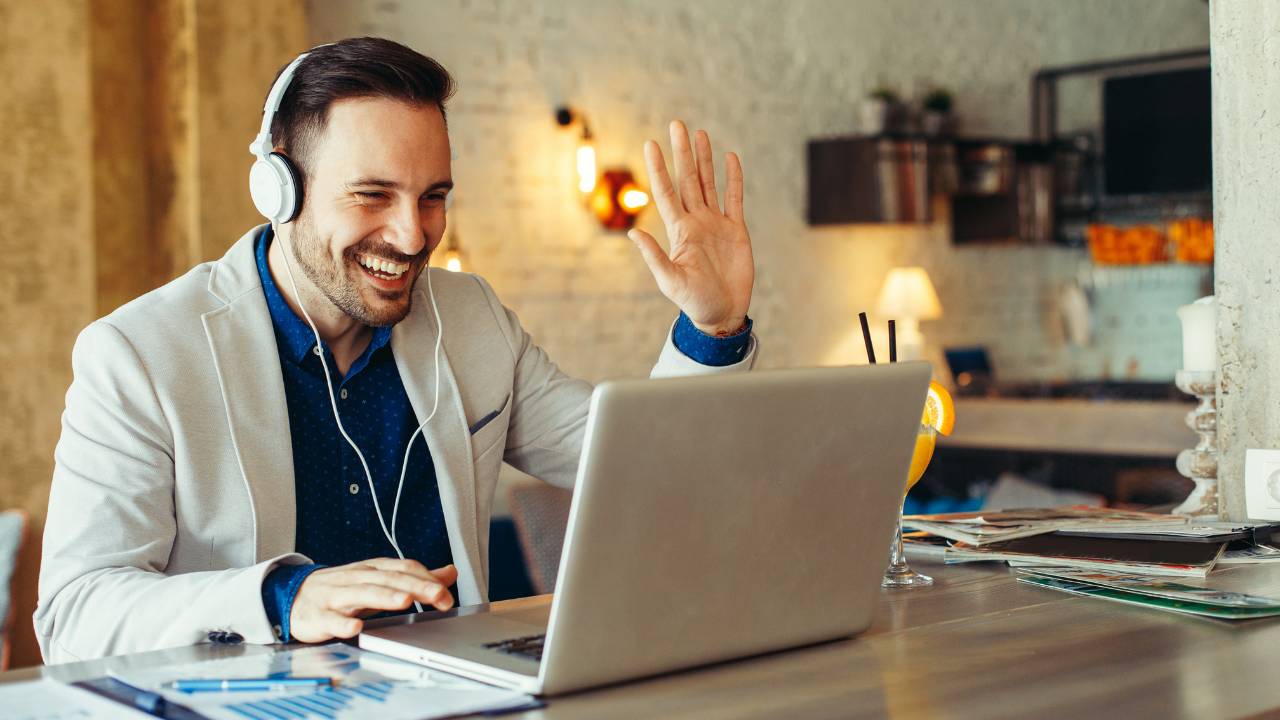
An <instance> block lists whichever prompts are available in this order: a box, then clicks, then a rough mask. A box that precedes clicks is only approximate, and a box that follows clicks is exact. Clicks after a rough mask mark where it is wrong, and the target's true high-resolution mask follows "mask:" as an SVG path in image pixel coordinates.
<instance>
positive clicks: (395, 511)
mask: <svg viewBox="0 0 1280 720" xmlns="http://www.w3.org/2000/svg"><path fill="white" fill-rule="evenodd" d="M320 47H323V46H320ZM308 54H310V53H303V54H301V55H299V56H298V57H297V58H296V59H295V60H294V61H293V62H291V63H289V65H288V66H287V67H285V69H284V72H281V73H280V77H279V78H277V79H276V83H275V85H272V86H271V92H269V93H267V104H266V106H265V107H263V109H262V129H261V130H259V131H258V136H257V137H256V138H254V139H253V142H252V143H250V144H249V152H251V153H253V155H254V157H256V158H258V159H257V161H256V162H254V163H253V167H252V168H250V170H249V193H250V194H251V195H252V196H253V204H254V206H255V207H257V208H258V212H260V213H262V214H263V215H265V216H266V217H267V219H268V220H270V221H271V222H272V223H287V222H290V221H292V220H293V219H294V218H295V217H297V216H298V211H299V210H300V209H301V208H302V178H301V176H300V175H299V173H298V171H297V169H296V168H294V166H293V163H291V162H289V158H287V157H285V156H284V155H281V154H280V153H277V152H272V150H273V149H274V147H275V145H273V144H272V141H271V120H272V118H273V117H274V116H275V113H276V110H278V109H279V108H280V101H281V99H282V98H283V97H284V93H285V90H288V89H289V82H290V81H291V80H292V79H293V71H294V70H295V69H297V67H298V63H301V62H302V60H303V58H305V57H306V56H307V55H308ZM282 254H283V255H284V269H285V273H286V274H288V276H289V285H290V286H291V287H292V288H293V296H294V298H296V299H297V302H298V307H299V309H301V310H302V317H303V318H304V319H306V321H307V325H309V326H310V327H311V332H312V334H313V335H315V338H316V347H318V348H319V347H324V341H323V340H321V338H320V331H319V330H318V329H317V328H316V324H315V322H313V321H312V320H311V314H310V313H308V312H307V306H306V303H304V302H303V301H302V295H301V294H300V293H299V292H298V283H297V282H296V281H295V280H294V279H293V263H292V258H290V255H292V254H293V248H292V247H290V248H289V249H287V250H285V251H284V252H283V253H282ZM422 272H423V273H424V274H426V276H427V294H428V295H429V296H430V298H431V310H432V312H433V313H434V314H435V320H436V348H435V366H436V368H435V370H436V372H435V375H436V379H435V389H434V390H433V391H432V393H431V395H432V397H433V399H432V404H431V413H430V414H429V415H427V419H426V420H423V421H422V423H421V424H420V425H418V429H416V430H414V431H413V434H412V435H410V436H409V444H408V445H407V446H406V447H405V449H404V461H403V462H402V463H401V464H400V482H399V484H397V485H396V499H395V502H394V503H393V504H392V507H391V525H390V527H388V526H387V522H386V520H384V519H383V516H382V507H381V505H379V503H378V491H377V490H376V489H375V488H374V486H373V473H371V472H370V471H369V463H368V462H366V461H365V459H364V453H362V452H360V447H359V446H357V445H356V442H355V440H352V439H351V436H350V435H348V434H347V429H346V428H345V427H343V426H342V417H341V415H339V413H338V401H337V399H336V398H334V393H333V380H332V379H331V378H330V376H329V363H328V361H327V360H325V356H324V353H321V354H320V365H321V367H323V368H324V383H325V387H327V388H328V389H329V406H330V407H331V408H333V420H334V422H336V423H337V425H338V432H339V433H341V434H342V438H343V439H344V440H346V441H347V444H348V445H350V446H351V449H352V450H354V451H355V453H356V457H358V458H359V459H360V467H361V468H363V469H364V477H365V480H367V481H368V483H369V496H370V498H372V500H373V511H374V513H375V514H376V515H377V516H378V524H379V525H380V526H381V527H382V534H383V535H384V536H385V537H386V538H387V542H389V543H391V548H392V549H393V550H395V551H396V555H398V556H399V557H400V559H401V560H403V559H404V553H403V552H401V550H400V543H399V542H398V541H397V540H396V519H397V516H398V515H399V513H400V491H401V490H403V489H404V478H405V473H406V472H408V469H409V451H410V450H411V449H412V448H413V441H414V440H416V439H418V433H420V432H422V429H423V428H424V427H426V426H427V423H429V422H431V419H432V418H434V417H435V416H436V411H437V410H439V409H440V348H441V346H442V345H443V344H444V323H442V322H441V320H440V308H439V307H438V306H437V305H436V294H435V290H434V289H432V287H431V268H430V267H427V268H424V269H423V271H422ZM413 606H414V607H415V608H416V609H417V611H418V612H422V604H421V603H419V602H418V601H417V600H414V601H413Z"/></svg>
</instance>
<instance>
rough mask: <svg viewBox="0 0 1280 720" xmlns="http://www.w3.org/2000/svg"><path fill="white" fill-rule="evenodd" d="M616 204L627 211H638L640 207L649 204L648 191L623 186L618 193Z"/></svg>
mask: <svg viewBox="0 0 1280 720" xmlns="http://www.w3.org/2000/svg"><path fill="white" fill-rule="evenodd" d="M618 204H619V205H621V206H622V209H623V210H626V211H627V212H630V213H636V212H639V211H640V209H641V208H643V207H644V206H645V205H648V204H649V193H647V192H645V191H643V190H639V189H636V188H634V187H631V188H623V190H622V192H620V193H618Z"/></svg>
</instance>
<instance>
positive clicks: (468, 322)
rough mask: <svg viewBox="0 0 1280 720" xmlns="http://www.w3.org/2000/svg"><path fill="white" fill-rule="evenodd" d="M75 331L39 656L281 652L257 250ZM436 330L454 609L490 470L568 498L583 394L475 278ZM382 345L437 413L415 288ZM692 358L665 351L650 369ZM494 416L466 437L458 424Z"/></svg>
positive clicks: (475, 569)
mask: <svg viewBox="0 0 1280 720" xmlns="http://www.w3.org/2000/svg"><path fill="white" fill-rule="evenodd" d="M260 231H261V227H259V228H254V229H253V230H251V231H249V232H248V233H247V234H245V236H244V237H242V238H240V240H239V241H238V242H236V244H235V245H234V246H232V248H231V249H230V250H229V251H228V252H227V254H226V256H224V257H223V258H222V259H221V260H217V261H214V262H210V263H204V264H202V265H198V266H196V267H195V268H193V269H192V270H191V271H190V272H188V273H187V274H186V275H183V276H182V277H180V278H178V279H176V280H174V281H173V282H171V283H169V284H167V285H165V286H164V287H161V288H159V289H157V290H155V291H153V292H150V293H147V294H146V295H144V296H142V297H140V298H138V299H137V300H134V301H133V302H131V303H129V304H127V305H125V306H123V307H121V308H120V309H118V310H116V311H115V312H113V313H112V314H111V315H108V316H107V317H105V318H103V319H101V320H98V321H96V322H94V323H93V324H91V325H90V326H89V327H87V328H85V330H84V331H83V332H82V333H81V334H80V337H79V338H78V339H77V340H76V345H75V350H74V351H73V354H72V366H73V369H74V380H73V381H72V384H71V388H70V389H69V390H68V391H67V406H66V410H65V412H64V413H63V416H62V436H61V439H60V440H59V441H58V445H57V449H56V451H55V462H56V464H55V469H54V475H53V488H52V491H51V494H50V497H49V515H48V520H47V522H46V525H45V533H44V557H43V564H42V567H41V570H40V600H39V605H38V607H37V609H36V613H35V625H36V630H37V635H38V637H39V640H40V647H41V651H42V652H43V654H44V657H45V660H46V661H48V662H62V661H70V660H77V659H87V658H95V657H101V656H106V655H114V654H118V653H126V652H137V651H141V650H151V649H157V648H164V647H173V646H179V645H188V644H192V643H198V642H203V641H205V640H206V637H207V634H208V633H209V632H211V631H214V630H224V631H233V632H236V633H239V634H240V635H242V636H243V637H244V639H245V640H246V641H247V642H252V643H271V642H275V635H274V634H273V632H272V628H271V626H270V624H269V622H268V620H267V616H266V612H265V611H264V609H263V607H262V600H261V594H260V589H261V584H262V579H263V577H264V576H265V575H266V574H267V573H268V572H269V571H270V570H271V569H272V568H273V567H275V566H276V565H278V564H281V563H306V562H310V560H309V559H308V558H306V557H305V556H303V555H299V554H297V553H295V552H294V526H295V520H296V519H295V514H294V513H295V503H294V478H293V451H292V446H291V443H290V435H289V418H288V412H287V409H286V405H285V392H284V381H283V378H282V375H281V370H280V358H279V355H278V353H277V350H276V342H275V335H274V333H273V331H272V325H271V316H270V314H269V313H268V311H267V304H266V299H265V296H264V295H263V292H262V283H261V282H260V280H259V276H258V269H257V264H256V260H255V256H254V250H253V242H254V238H256V237H257V236H258V234H259V233H260ZM430 272H432V273H433V274H432V283H433V284H434V286H435V290H436V300H437V302H438V303H439V307H440V314H441V317H442V320H443V324H444V326H445V328H446V332H445V339H444V347H443V349H442V352H441V363H442V365H441V379H440V393H441V398H440V409H439V411H438V413H437V415H436V417H435V418H434V419H433V420H432V421H431V423H430V424H429V425H427V427H426V428H424V429H423V434H424V435H425V436H426V441H427V444H428V446H429V447H430V448H431V457H432V461H433V462H434V464H435V470H436V477H437V481H438V483H439V486H440V499H441V502H442V504H443V506H444V516H445V522H446V525H447V526H448V534H449V544H450V547H451V548H452V551H453V558H454V562H455V564H456V565H457V567H458V592H459V595H460V597H459V602H460V604H464V605H466V604H473V603H479V602H483V601H484V600H485V599H486V597H487V595H488V540H489V516H490V511H491V508H492V504H493V493H494V486H495V484H496V483H497V479H498V469H499V467H500V465H501V463H502V462H503V460H506V461H507V462H509V463H511V464H512V465H513V466H515V467H516V468H519V469H520V470H522V471H524V472H526V473H529V474H531V475H534V476H536V477H539V478H542V479H543V480H545V481H547V482H550V483H553V484H555V485H560V486H565V487H567V486H570V485H572V484H573V481H574V478H575V476H576V472H577V466H578V457H579V454H580V451H581V446H582V437H583V431H584V428H585V423H586V417H587V407H588V401H589V398H590V395H591V386H590V385H589V384H587V383H586V382H583V381H581V380H575V379H573V378H570V377H568V376H566V375H565V374H564V373H562V372H561V371H560V370H559V369H558V368H557V367H556V366H555V364H554V363H552V362H551V360H550V359H549V358H548V357H547V355H546V353H545V352H543V351H542V349H541V348H539V347H538V346H537V345H535V344H534V343H533V340H532V338H531V337H530V336H529V335H528V333H526V332H525V331H524V329H523V328H522V327H521V326H520V323H519V321H518V320H517V319H516V316H515V314H513V313H512V312H511V311H510V310H507V309H506V308H504V307H503V306H502V304H501V303H500V302H499V301H498V298H497V296H496V295H494V292H493V290H492V288H490V287H489V285H488V284H487V283H486V282H485V281H484V280H482V279H481V278H479V277H477V276H475V275H468V274H461V273H450V272H444V271H439V270H431V271H430ZM416 293H417V295H416V296H415V298H414V303H413V310H412V311H411V312H410V313H409V315H408V317H406V318H405V319H404V320H403V321H402V322H400V323H399V324H398V325H396V326H395V328H394V330H393V331H392V334H391V345H392V347H393V348H394V349H395V359H396V366H397V367H398V369H399V371H400V377H401V379H402V380H403V382H404V388H405V391H406V392H407V393H408V395H409V400H410V402H411V404H412V405H413V409H414V412H415V413H416V414H417V416H418V417H419V418H423V417H426V414H427V413H428V412H430V408H431V401H432V397H431V390H432V388H433V382H434V375H433V373H434V372H435V366H434V357H433V352H434V349H435V338H436V332H437V328H436V325H435V318H434V316H433V314H432V312H431V306H430V301H429V300H428V298H427V297H426V292H425V290H424V289H419V290H417V291H416ZM755 347H756V341H755V339H754V338H752V343H751V349H750V351H749V352H748V355H747V357H746V358H745V359H744V360H743V361H742V362H740V363H738V364H736V365H732V366H729V367H727V368H711V367H707V366H704V365H699V364H698V363H695V362H694V361H692V360H691V359H689V358H688V357H686V356H685V355H683V354H682V353H680V351H679V350H677V349H676V348H675V346H674V345H673V344H672V342H671V339H670V334H669V333H668V338H667V342H666V345H665V347H663V349H662V352H661V354H660V355H659V357H658V362H657V364H656V365H655V366H654V369H653V372H652V375H653V376H663V375H682V374H693V373H705V372H723V371H734V370H745V369H748V368H749V367H750V366H751V365H752V364H753V362H754V358H755ZM499 408H501V409H502V410H501V412H500V413H499V414H498V415H497V417H495V418H494V419H493V420H491V421H490V422H488V423H487V424H485V425H483V427H481V428H480V429H478V430H477V431H476V432H475V434H474V435H473V434H470V432H469V428H470V427H471V426H472V425H473V424H474V423H475V422H476V421H477V420H479V419H481V418H483V417H485V416H486V415H488V414H489V413H491V412H492V411H494V410H497V409H499Z"/></svg>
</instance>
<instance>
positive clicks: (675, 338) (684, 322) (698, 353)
mask: <svg viewBox="0 0 1280 720" xmlns="http://www.w3.org/2000/svg"><path fill="white" fill-rule="evenodd" d="M671 341H672V342H673V343H674V344H675V346H676V349H677V350H679V351H680V352H682V353H684V354H685V356H686V357H688V358H689V359H690V360H693V361H694V362H696V363H698V364H700V365H709V366H711V367H724V366H725V365H733V364H734V363H738V362H742V358H743V357H744V356H745V355H746V354H747V348H748V347H750V345H751V318H749V317H748V318H747V321H746V322H745V323H744V324H743V325H742V329H741V330H739V331H738V332H736V333H734V334H732V335H725V336H723V337H717V336H715V335H708V334H706V333H704V332H702V331H701V330H699V329H698V328H697V327H696V326H695V325H694V324H693V321H692V320H690V319H689V316H688V315H685V314H684V312H681V313H680V317H679V318H677V319H676V326H675V328H674V329H672V331H671Z"/></svg>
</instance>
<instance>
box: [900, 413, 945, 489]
mask: <svg viewBox="0 0 1280 720" xmlns="http://www.w3.org/2000/svg"><path fill="white" fill-rule="evenodd" d="M937 444H938V431H937V430H934V429H933V428H931V427H929V426H928V425H921V426H920V432H919V433H918V434H917V435H916V449H915V450H913V451H912V452H911V467H910V468H909V469H908V470H907V490H906V492H910V491H911V488H913V487H915V484H916V483H918V482H920V478H921V477H922V476H923V475H924V471H925V468H927V467H929V461H930V460H932V459H933V449H934V447H935V446H936V445H937Z"/></svg>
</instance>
